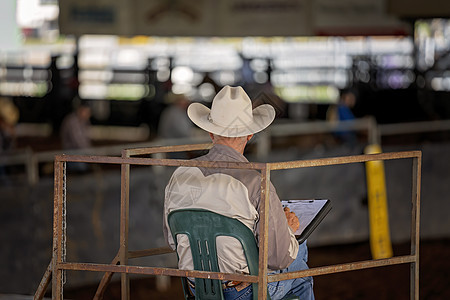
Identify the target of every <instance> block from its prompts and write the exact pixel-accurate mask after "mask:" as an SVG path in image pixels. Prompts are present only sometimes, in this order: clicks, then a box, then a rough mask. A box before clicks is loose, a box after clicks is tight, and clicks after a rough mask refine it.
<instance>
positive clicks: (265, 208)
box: [258, 169, 270, 299]
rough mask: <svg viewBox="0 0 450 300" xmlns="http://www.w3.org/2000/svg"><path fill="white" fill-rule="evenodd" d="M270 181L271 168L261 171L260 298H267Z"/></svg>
mask: <svg viewBox="0 0 450 300" xmlns="http://www.w3.org/2000/svg"><path fill="white" fill-rule="evenodd" d="M269 183H270V169H263V170H262V171H261V198H260V211H259V213H260V218H259V266H258V269H259V270H258V274H259V280H258V298H260V299H266V298H267V263H268V249H269V234H268V232H269V209H270V208H269V199H270V192H269Z"/></svg>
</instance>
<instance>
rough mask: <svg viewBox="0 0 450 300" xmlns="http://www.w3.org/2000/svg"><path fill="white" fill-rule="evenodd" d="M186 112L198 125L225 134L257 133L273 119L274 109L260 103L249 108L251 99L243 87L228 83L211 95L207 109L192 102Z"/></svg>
mask: <svg viewBox="0 0 450 300" xmlns="http://www.w3.org/2000/svg"><path fill="white" fill-rule="evenodd" d="M187 113H188V116H189V119H191V120H192V122H194V124H196V125H197V126H198V127H200V128H201V129H203V130H206V131H208V132H211V133H214V134H217V135H220V136H226V137H240V136H247V135H251V134H254V133H257V132H259V131H261V130H263V129H264V128H266V127H267V126H269V125H270V123H272V121H273V120H274V119H275V109H274V108H273V107H272V106H271V105H269V104H263V105H260V106H258V107H256V108H255V109H253V110H252V102H251V100H250V98H249V97H248V95H247V94H246V93H245V91H244V89H243V88H242V87H240V86H238V87H230V86H228V85H226V86H225V87H223V88H222V89H221V90H220V91H219V92H218V93H217V95H216V96H215V97H214V99H213V101H212V105H211V109H209V108H208V107H206V106H205V105H203V104H200V103H192V104H191V105H189V107H188V111H187Z"/></svg>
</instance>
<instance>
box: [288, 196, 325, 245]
mask: <svg viewBox="0 0 450 300" xmlns="http://www.w3.org/2000/svg"><path fill="white" fill-rule="evenodd" d="M281 204H282V206H283V207H288V208H289V209H290V210H291V211H292V212H294V213H295V214H296V215H297V217H298V220H299V222H300V226H299V228H298V230H297V231H296V232H295V233H294V234H295V235H296V236H297V237H298V240H299V242H303V241H304V240H305V239H306V238H307V237H308V236H309V235H310V234H311V232H312V231H314V229H315V228H316V227H317V225H319V223H320V222H321V221H322V220H323V218H324V217H325V216H326V215H327V214H328V212H329V211H330V209H331V203H330V200H328V199H314V200H283V201H281Z"/></svg>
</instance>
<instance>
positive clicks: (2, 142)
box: [0, 97, 19, 179]
mask: <svg viewBox="0 0 450 300" xmlns="http://www.w3.org/2000/svg"><path fill="white" fill-rule="evenodd" d="M18 120H19V109H18V108H17V107H16V106H15V105H14V103H13V102H12V101H11V99H9V98H4V97H1V98H0V154H1V155H3V154H4V153H5V152H10V151H12V150H14V149H15V142H16V130H15V129H16V124H17V121H18ZM5 175H6V169H5V167H4V166H3V165H2V166H0V178H2V179H3V177H4V176H5Z"/></svg>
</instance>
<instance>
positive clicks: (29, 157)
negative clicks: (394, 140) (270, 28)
mask: <svg viewBox="0 0 450 300" xmlns="http://www.w3.org/2000/svg"><path fill="white" fill-rule="evenodd" d="M133 130H134V129H133ZM340 130H351V131H360V130H367V132H368V142H369V143H380V140H381V138H382V137H383V136H392V135H401V134H412V133H421V132H434V131H449V130H450V120H438V121H424V122H410V123H395V124H378V125H377V124H376V122H375V120H374V119H373V118H362V119H356V120H351V121H340V122H328V121H316V122H301V123H286V124H283V123H278V124H273V125H272V126H271V127H269V128H268V129H267V130H266V131H264V132H262V133H260V134H258V139H257V141H256V143H255V144H256V153H257V155H258V157H259V158H260V159H262V158H265V157H267V155H268V154H269V153H270V151H271V142H270V141H271V139H272V138H276V137H285V136H295V135H303V134H319V133H332V132H336V131H340ZM208 141H209V137H208V136H207V135H205V136H199V137H195V138H187V139H161V140H154V141H151V142H140V143H130V144H120V145H112V146H100V147H92V148H88V149H82V150H55V151H44V152H33V151H32V150H31V149H28V150H26V149H25V150H18V151H19V152H14V153H3V154H2V155H1V156H0V165H4V166H7V165H24V166H26V173H27V179H28V183H29V184H35V183H37V182H38V181H39V168H38V165H39V164H40V163H49V162H53V160H54V157H55V156H56V155H61V154H63V153H64V154H68V155H83V154H86V153H89V155H106V156H111V155H120V153H122V151H123V149H125V148H127V149H128V150H127V151H129V154H130V156H137V155H145V154H156V153H158V152H148V151H153V150H150V149H152V148H157V147H158V146H161V145H164V146H163V147H166V149H169V148H170V147H171V146H172V145H175V144H197V143H205V145H207V144H206V142H208ZM206 149H207V148H206ZM194 150H202V149H193V150H192V151H194ZM158 151H161V152H165V151H164V149H162V148H161V149H160V150H158ZM179 151H191V150H179Z"/></svg>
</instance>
